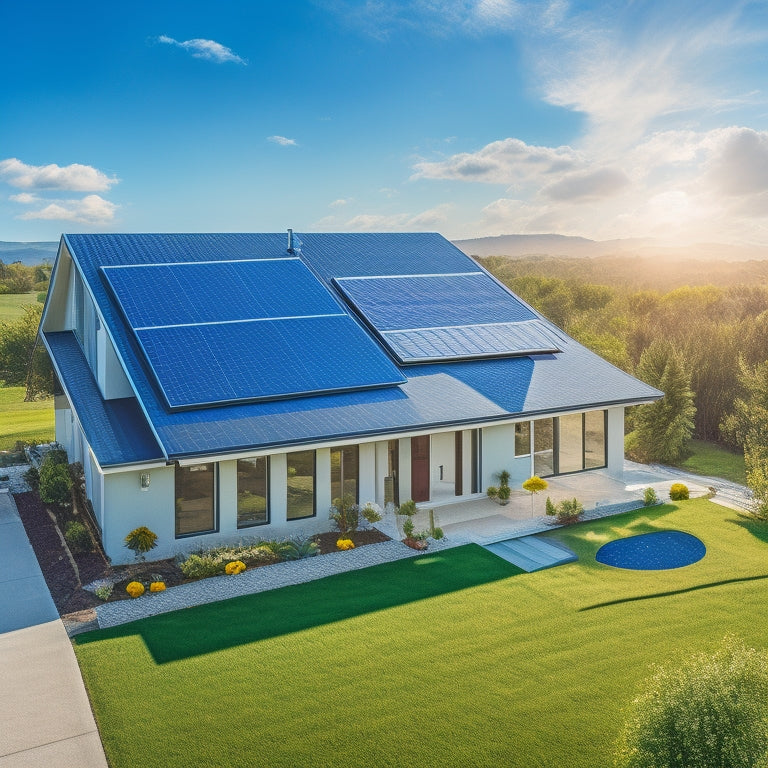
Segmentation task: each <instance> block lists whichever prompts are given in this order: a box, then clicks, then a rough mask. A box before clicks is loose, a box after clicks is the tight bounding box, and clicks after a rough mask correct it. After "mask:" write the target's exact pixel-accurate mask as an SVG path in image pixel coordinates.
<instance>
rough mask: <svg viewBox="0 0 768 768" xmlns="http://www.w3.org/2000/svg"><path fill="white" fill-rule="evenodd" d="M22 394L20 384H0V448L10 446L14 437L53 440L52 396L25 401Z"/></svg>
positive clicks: (9, 447)
mask: <svg viewBox="0 0 768 768" xmlns="http://www.w3.org/2000/svg"><path fill="white" fill-rule="evenodd" d="M25 394H26V393H25V389H24V387H0V451H10V450H12V449H13V447H14V444H15V443H16V441H17V440H25V441H27V442H33V441H34V442H37V443H47V442H50V441H51V440H53V437H54V423H53V421H54V415H53V398H52V397H51V398H48V399H46V400H35V401H34V402H31V403H25V402H24V396H25Z"/></svg>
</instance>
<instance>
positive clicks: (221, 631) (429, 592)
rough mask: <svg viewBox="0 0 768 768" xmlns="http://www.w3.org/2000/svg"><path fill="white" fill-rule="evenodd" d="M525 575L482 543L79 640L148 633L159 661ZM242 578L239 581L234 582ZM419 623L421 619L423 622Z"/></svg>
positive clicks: (176, 613)
mask: <svg viewBox="0 0 768 768" xmlns="http://www.w3.org/2000/svg"><path fill="white" fill-rule="evenodd" d="M522 573H525V572H524V571H523V570H521V569H520V568H518V567H517V566H515V565H512V564H511V563H508V562H506V561H505V560H502V559H501V558H499V557H497V556H496V555H494V554H492V553H491V552H488V551H487V550H485V549H483V548H482V547H480V546H478V545H476V544H468V545H465V546H462V547H457V548H455V549H450V550H446V551H443V552H436V553H434V554H426V555H422V556H420V557H415V558H409V559H407V560H399V561H396V562H392V563H384V564H382V565H375V566H372V567H370V568H365V569H362V570H358V571H351V572H348V573H340V574H336V575H334V576H328V577H326V578H323V579H319V580H317V581H311V582H308V583H306V584H298V585H295V586H290V587H283V588H281V589H275V590H271V591H269V592H261V593H258V594H254V595H247V596H244V597H236V598H232V599H229V600H223V601H221V602H218V603H210V604H207V605H200V606H197V607H195V608H187V609H184V610H179V611H173V612H172V613H165V614H161V615H159V616H153V617H151V618H147V619H141V620H139V621H134V622H131V623H130V624H123V625H121V626H119V627H113V628H111V629H104V630H97V631H95V632H88V633H84V634H82V635H77V636H76V637H74V638H73V642H74V643H75V644H76V645H82V646H84V645H87V644H89V643H93V642H101V641H103V640H109V639H114V638H120V637H127V636H130V635H140V636H141V638H142V640H143V641H144V643H145V645H146V647H147V649H148V650H149V652H150V654H151V655H152V658H153V659H154V661H155V662H156V663H157V664H166V663H168V662H172V661H179V660H181V659H186V658H189V657H192V656H199V655H201V654H205V653H215V652H216V651H220V650H224V649H227V648H233V647H235V646H238V645H243V644H246V643H253V642H257V641H259V640H266V639H270V638H275V637H280V636H281V635H289V634H293V633H294V632H301V631H303V630H306V629H312V628H314V627H319V626H323V625H326V624H332V623H334V622H337V621H344V620H346V619H350V618H354V617H358V616H363V615H365V614H369V613H374V612H377V611H383V610H387V609H389V608H395V607H398V606H402V605H408V604H411V603H415V602H419V601H421V600H427V599H429V598H431V597H437V596H439V595H444V594H447V593H450V592H456V591H459V590H463V589H468V588H471V587H476V586H479V585H481V584H487V583H490V582H494V581H499V580H502V579H507V578H509V577H511V576H517V575H519V574H522ZM233 578H236V577H233ZM416 620H418V619H416Z"/></svg>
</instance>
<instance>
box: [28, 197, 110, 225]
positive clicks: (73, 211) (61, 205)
mask: <svg viewBox="0 0 768 768" xmlns="http://www.w3.org/2000/svg"><path fill="white" fill-rule="evenodd" d="M18 202H21V201H18ZM36 202H41V201H40V200H37V201H36ZM116 211H117V206H116V205H115V204H114V203H110V202H109V200H105V199H104V198H103V197H99V195H86V196H85V197H84V198H82V199H81V200H52V201H51V202H49V203H48V205H46V206H45V207H43V208H40V209H38V210H34V211H27V212H26V213H23V214H21V215H20V216H19V217H18V218H19V219H23V220H24V221H30V220H33V219H45V220H51V221H74V222H77V223H78V224H90V225H99V224H108V223H109V222H111V221H112V220H113V219H114V218H115V212H116Z"/></svg>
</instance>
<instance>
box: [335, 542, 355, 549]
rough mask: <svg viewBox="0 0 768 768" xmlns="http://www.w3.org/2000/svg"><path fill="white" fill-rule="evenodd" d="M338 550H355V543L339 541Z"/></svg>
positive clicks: (337, 543)
mask: <svg viewBox="0 0 768 768" xmlns="http://www.w3.org/2000/svg"><path fill="white" fill-rule="evenodd" d="M336 548H337V549H341V550H347V549H354V548H355V543H354V542H353V541H352V539H339V540H338V541H337V542H336Z"/></svg>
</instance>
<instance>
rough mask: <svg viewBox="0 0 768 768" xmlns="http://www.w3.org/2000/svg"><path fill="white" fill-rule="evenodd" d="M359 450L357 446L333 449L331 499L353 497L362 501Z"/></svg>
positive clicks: (356, 500) (355, 501) (355, 500)
mask: <svg viewBox="0 0 768 768" xmlns="http://www.w3.org/2000/svg"><path fill="white" fill-rule="evenodd" d="M359 464H360V462H359V450H358V446H356V445H345V446H344V447H343V448H331V499H332V500H336V499H340V498H342V497H343V496H351V497H352V500H353V501H354V503H355V504H357V503H358V502H359V501H360V497H359V491H358V467H359Z"/></svg>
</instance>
